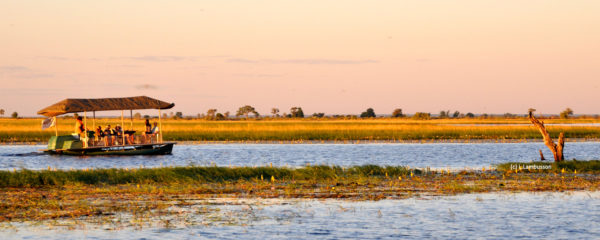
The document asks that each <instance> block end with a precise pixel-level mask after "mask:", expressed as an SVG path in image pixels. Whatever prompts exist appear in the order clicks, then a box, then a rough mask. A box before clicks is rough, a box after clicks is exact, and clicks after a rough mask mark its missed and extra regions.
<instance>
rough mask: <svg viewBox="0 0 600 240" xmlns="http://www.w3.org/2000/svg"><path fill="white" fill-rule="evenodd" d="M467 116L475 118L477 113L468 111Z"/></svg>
mask: <svg viewBox="0 0 600 240" xmlns="http://www.w3.org/2000/svg"><path fill="white" fill-rule="evenodd" d="M465 116H466V117H468V118H474V117H475V114H473V113H467V115H465Z"/></svg>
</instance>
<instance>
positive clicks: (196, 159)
mask: <svg viewBox="0 0 600 240" xmlns="http://www.w3.org/2000/svg"><path fill="white" fill-rule="evenodd" d="M43 148H45V146H42V145H38V146H0V169H11V170H12V169H14V168H16V169H20V168H26V169H46V168H48V167H49V166H50V167H52V168H57V169H71V168H74V169H82V168H125V167H127V168H132V167H140V166H144V167H159V166H189V165H197V166H206V165H212V164H216V165H218V166H261V165H262V166H264V165H268V164H270V163H272V164H273V165H274V166H304V165H306V164H311V165H317V164H327V165H331V164H334V165H340V166H353V165H364V164H376V165H408V166H410V167H428V166H429V167H432V168H447V167H450V168H465V167H467V168H481V167H488V166H490V165H493V164H498V163H503V162H509V161H518V162H529V161H532V160H538V159H539V153H538V150H539V149H542V151H544V155H545V156H546V158H552V154H551V153H550V151H549V150H548V149H547V148H546V146H544V144H543V143H541V142H532V143H425V144H421V143H417V144H406V143H399V144H201V145H175V148H174V150H173V154H172V155H165V156H126V157H104V156H94V157H74V156H57V155H45V154H40V153H39V151H38V150H39V149H43ZM36 152H38V153H36ZM565 158H567V159H573V158H576V159H578V160H592V159H600V142H568V143H566V146H565Z"/></svg>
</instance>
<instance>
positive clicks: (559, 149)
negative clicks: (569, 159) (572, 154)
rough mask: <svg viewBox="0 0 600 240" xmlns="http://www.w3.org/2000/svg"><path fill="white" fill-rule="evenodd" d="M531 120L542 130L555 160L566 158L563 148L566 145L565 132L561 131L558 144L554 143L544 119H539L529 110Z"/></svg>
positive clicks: (545, 142) (545, 141)
mask: <svg viewBox="0 0 600 240" xmlns="http://www.w3.org/2000/svg"><path fill="white" fill-rule="evenodd" d="M529 121H531V123H532V124H533V125H534V126H535V127H537V129H538V130H539V131H540V133H541V134H542V137H543V138H544V144H546V146H547V147H548V148H549V149H550V151H552V155H554V161H555V162H560V161H563V160H564V158H565V157H564V155H563V149H564V147H565V139H564V138H565V134H564V133H562V132H561V133H560V135H559V137H558V144H556V143H554V141H552V138H551V137H550V134H549V133H548V131H547V130H546V127H545V126H544V122H543V121H539V120H538V119H536V118H535V116H533V111H529Z"/></svg>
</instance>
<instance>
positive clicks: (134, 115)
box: [133, 112, 142, 119]
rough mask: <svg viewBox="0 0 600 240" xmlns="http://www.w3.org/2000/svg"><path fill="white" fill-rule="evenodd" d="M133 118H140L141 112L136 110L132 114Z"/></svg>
mask: <svg viewBox="0 0 600 240" xmlns="http://www.w3.org/2000/svg"><path fill="white" fill-rule="evenodd" d="M133 118H135V119H141V118H142V114H141V113H139V112H137V113H135V114H133Z"/></svg>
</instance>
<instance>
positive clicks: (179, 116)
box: [174, 112, 183, 119]
mask: <svg viewBox="0 0 600 240" xmlns="http://www.w3.org/2000/svg"><path fill="white" fill-rule="evenodd" d="M174 118H175V119H180V118H183V113H182V112H176V113H175V117H174Z"/></svg>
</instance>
